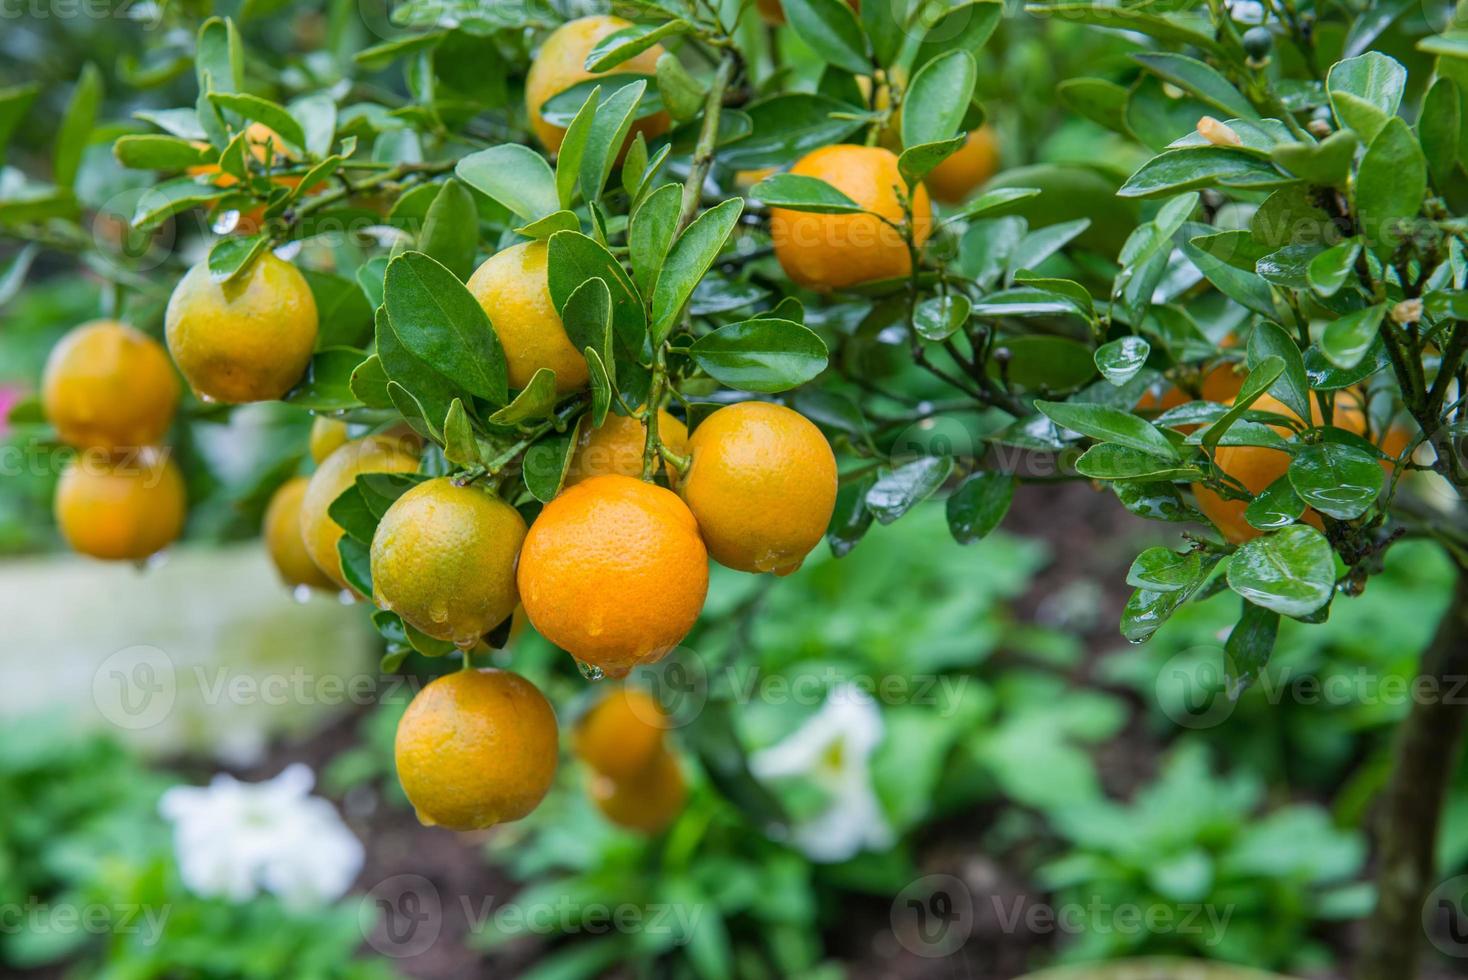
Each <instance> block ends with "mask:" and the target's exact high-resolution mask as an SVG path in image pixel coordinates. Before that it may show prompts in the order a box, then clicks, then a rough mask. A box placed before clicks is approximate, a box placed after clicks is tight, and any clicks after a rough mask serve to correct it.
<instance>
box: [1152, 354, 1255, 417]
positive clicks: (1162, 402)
mask: <svg viewBox="0 0 1468 980" xmlns="http://www.w3.org/2000/svg"><path fill="white" fill-rule="evenodd" d="M1248 373H1249V372H1248V371H1247V369H1245V368H1244V365H1243V364H1241V363H1239V362H1237V361H1224V362H1223V363H1221V364H1218V365H1217V366H1215V367H1214V368H1213V369H1212V370H1210V371H1209V372H1208V373H1207V374H1205V375H1204V376H1203V383H1202V384H1201V385H1200V386H1199V394H1200V395H1201V396H1202V400H1203V401H1205V402H1223V403H1225V404H1230V403H1232V402H1233V400H1234V396H1235V395H1237V394H1238V393H1239V389H1240V388H1242V387H1243V385H1244V378H1245V377H1246V376H1247V375H1248ZM1192 400H1193V397H1192V396H1191V395H1189V394H1188V393H1187V392H1186V391H1184V390H1183V389H1181V388H1179V387H1177V386H1176V385H1169V386H1168V387H1167V388H1166V389H1164V390H1163V391H1162V392H1161V393H1160V394H1159V393H1157V392H1155V391H1148V392H1147V393H1146V394H1144V395H1143V396H1142V397H1141V398H1139V399H1138V400H1137V404H1136V408H1137V409H1139V410H1141V411H1156V412H1165V411H1167V410H1168V409H1171V408H1177V407H1178V406H1179V405H1186V404H1187V403H1188V402H1190V401H1192Z"/></svg>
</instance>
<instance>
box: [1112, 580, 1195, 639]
mask: <svg viewBox="0 0 1468 980" xmlns="http://www.w3.org/2000/svg"><path fill="white" fill-rule="evenodd" d="M1187 597H1188V594H1187V592H1186V590H1178V591H1173V592H1154V591H1152V590H1151V589H1137V590H1136V591H1135V592H1133V593H1132V594H1131V597H1130V598H1129V599H1127V602H1126V605H1125V606H1124V607H1123V608H1122V611H1121V635H1122V636H1124V637H1126V638H1127V639H1128V640H1129V641H1131V642H1132V643H1141V642H1143V641H1144V640H1147V639H1149V638H1151V636H1152V634H1153V633H1156V632H1157V631H1158V630H1159V629H1161V628H1162V624H1163V623H1166V622H1167V620H1168V619H1169V618H1170V617H1171V616H1172V614H1173V613H1174V612H1175V611H1176V610H1177V607H1178V606H1180V605H1182V604H1183V603H1184V602H1185V601H1186V600H1187Z"/></svg>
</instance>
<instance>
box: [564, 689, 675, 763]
mask: <svg viewBox="0 0 1468 980" xmlns="http://www.w3.org/2000/svg"><path fill="white" fill-rule="evenodd" d="M667 729H668V719H667V716H666V715H665V714H663V709H662V706H661V705H659V704H658V703H657V701H656V700H655V699H654V698H653V697H652V695H650V694H648V693H647V692H646V691H644V690H641V689H640V688H635V687H627V686H625V685H618V686H617V687H616V688H614V689H613V690H612V691H610V692H608V693H607V695H606V696H605V697H603V698H602V699H601V700H600V701H598V702H597V703H596V704H595V705H594V706H592V708H591V710H590V711H588V712H586V714H585V715H583V716H582V717H581V720H580V721H579V722H577V724H576V729H575V732H574V734H573V735H572V742H571V746H572V750H573V751H574V752H575V753H576V755H577V756H578V757H580V759H581V761H582V762H585V763H586V764H587V765H588V766H590V767H591V768H592V769H594V770H596V771H597V772H598V773H600V774H601V775H603V776H609V777H611V778H612V779H616V780H626V779H631V778H632V777H633V776H635V775H637V774H638V773H640V772H644V771H646V770H647V769H648V768H650V767H651V766H652V764H653V762H654V760H655V759H656V757H657V755H658V753H659V752H662V751H663V733H664V732H665V731H667Z"/></svg>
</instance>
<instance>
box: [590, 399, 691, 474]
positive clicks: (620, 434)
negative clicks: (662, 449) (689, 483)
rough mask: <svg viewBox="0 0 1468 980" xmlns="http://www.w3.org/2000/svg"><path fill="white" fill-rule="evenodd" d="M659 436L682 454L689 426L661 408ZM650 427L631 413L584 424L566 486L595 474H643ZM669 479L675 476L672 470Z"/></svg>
mask: <svg viewBox="0 0 1468 980" xmlns="http://www.w3.org/2000/svg"><path fill="white" fill-rule="evenodd" d="M658 438H659V439H660V440H661V441H662V443H663V445H665V446H667V447H668V448H669V449H671V450H672V451H673V452H675V453H677V454H678V455H679V456H682V455H683V454H684V453H686V452H687V451H688V426H686V425H684V424H683V423H682V422H680V421H679V420H678V419H676V418H674V417H673V416H671V415H669V414H668V413H667V412H666V411H664V410H663V409H658ZM646 440H647V426H646V425H645V424H644V423H643V422H641V421H640V420H638V419H635V418H633V417H631V416H630V415H610V414H609V415H608V416H607V417H606V419H605V420H604V421H603V422H602V424H601V425H600V426H598V427H597V428H595V429H593V428H591V427H590V426H589V425H586V426H583V427H582V429H581V434H580V435H579V436H578V437H577V439H576V452H575V453H574V454H572V456H571V465H570V467H569V468H568V469H567V470H566V486H568V487H569V486H575V485H576V484H578V483H580V482H581V481H583V480H589V479H591V478H592V477H594V476H610V475H613V474H618V475H621V476H631V477H641V476H642V449H643V446H644V444H645V442H646ZM668 476H669V479H670V480H672V479H674V478H676V476H677V474H676V472H674V471H673V470H671V469H670V470H669V472H668Z"/></svg>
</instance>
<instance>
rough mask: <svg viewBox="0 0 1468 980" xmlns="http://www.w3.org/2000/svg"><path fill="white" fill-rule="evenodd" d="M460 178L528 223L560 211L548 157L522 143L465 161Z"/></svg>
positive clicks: (505, 145) (458, 170)
mask: <svg viewBox="0 0 1468 980" xmlns="http://www.w3.org/2000/svg"><path fill="white" fill-rule="evenodd" d="M454 173H455V174H457V175H458V177H459V179H460V180H462V181H463V182H464V183H466V184H468V185H469V186H470V187H472V188H474V189H475V190H477V191H479V192H480V193H482V194H484V195H485V196H487V197H489V198H492V199H493V200H495V201H498V202H499V203H500V204H502V205H504V206H505V207H506V208H509V209H510V211H511V212H513V213H514V214H517V215H519V216H520V217H521V218H524V219H525V220H526V221H536V220H538V219H540V218H543V217H545V216H546V215H548V214H551V213H553V212H556V211H559V210H560V209H561V206H560V195H559V194H558V192H557V190H556V175H555V174H554V173H552V172H551V168H550V164H548V163H546V162H545V157H543V156H541V155H540V154H539V153H536V152H535V151H534V150H532V149H531V148H530V147H528V146H522V145H520V144H519V143H501V144H500V145H499V146H492V147H490V148H489V149H487V150H480V151H479V152H478V153H471V154H469V155H468V156H466V157H464V158H463V159H461V160H460V161H459V163H458V165H457V166H456V167H455V168H454Z"/></svg>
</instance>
